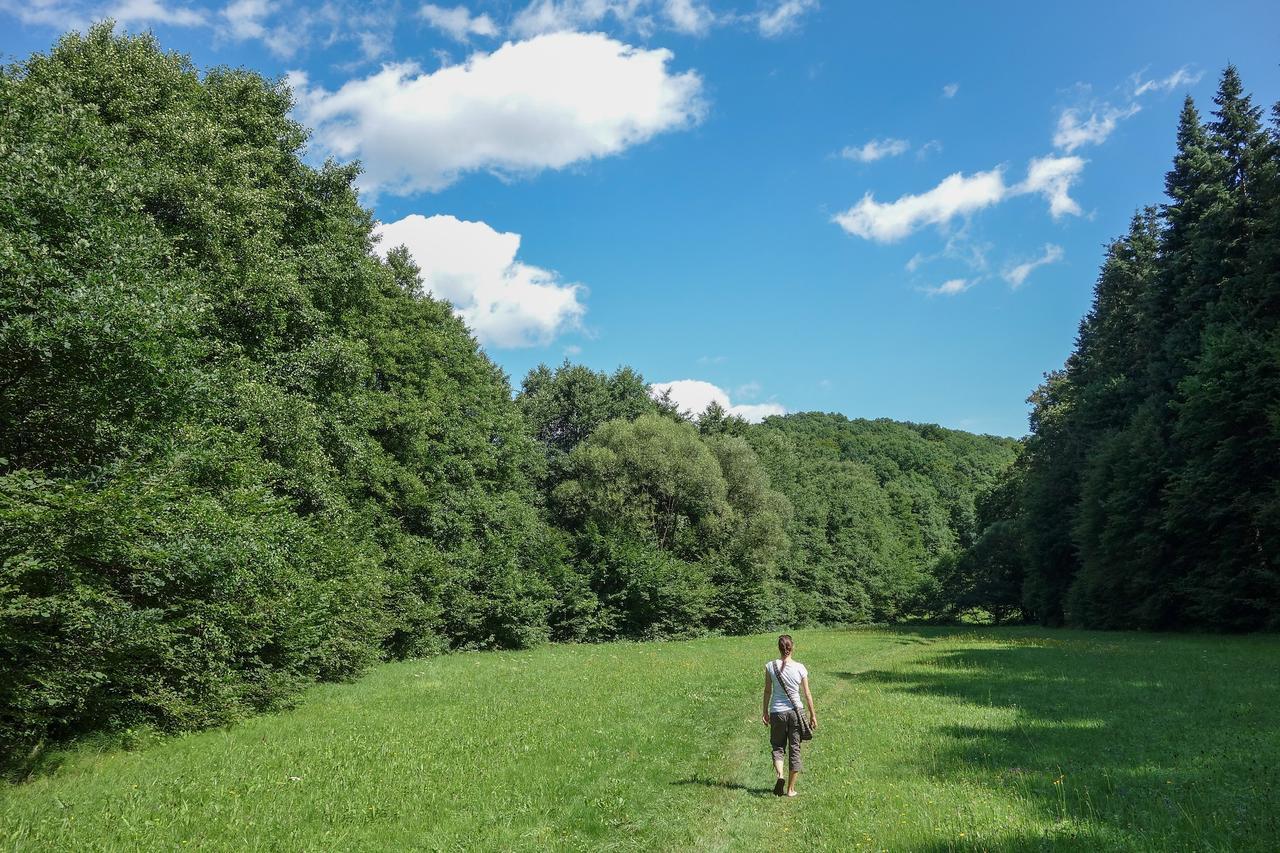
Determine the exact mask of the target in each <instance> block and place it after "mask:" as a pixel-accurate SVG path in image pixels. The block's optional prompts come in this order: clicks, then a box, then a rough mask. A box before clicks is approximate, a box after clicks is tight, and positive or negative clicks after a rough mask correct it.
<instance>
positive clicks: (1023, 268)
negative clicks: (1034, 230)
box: [1004, 243, 1063, 290]
mask: <svg viewBox="0 0 1280 853" xmlns="http://www.w3.org/2000/svg"><path fill="white" fill-rule="evenodd" d="M1062 257H1063V252H1062V247H1061V246H1055V245H1054V244H1053V243H1045V246H1044V254H1043V255H1041V256H1040V257H1038V258H1036V259H1035V260H1034V261H1027V262H1026V263H1022V264H1018V265H1017V266H1014V267H1010V268H1009V269H1007V270H1005V272H1004V280H1005V281H1007V282H1009V284H1010V285H1012V286H1013V288H1014V290H1017V289H1018V288H1019V287H1022V285H1023V283H1025V282H1026V280H1027V276H1029V275H1031V273H1032V271H1033V270H1035V269H1036V267H1042V266H1045V265H1046V264H1056V263H1057V262H1058V261H1060V260H1062Z"/></svg>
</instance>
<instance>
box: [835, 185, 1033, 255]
mask: <svg viewBox="0 0 1280 853" xmlns="http://www.w3.org/2000/svg"><path fill="white" fill-rule="evenodd" d="M1008 192H1009V189H1008V187H1006V186H1005V183H1004V176H1003V175H1002V174H1001V171H1000V169H998V168H996V169H992V170H991V171H989V172H977V173H975V174H972V175H964V174H962V173H960V172H956V173H955V174H954V175H949V176H947V177H946V178H944V179H943V180H942V183H940V184H938V185H937V186H936V187H934V188H933V189H931V190H929V191H928V192H924V193H921V194H919V195H910V194H908V195H904V196H902V197H901V198H899V199H897V200H896V201H891V202H878V201H876V200H875V198H874V197H873V196H872V195H871V193H867V194H866V195H864V196H863V197H862V200H861V201H859V202H858V203H857V204H855V205H854V206H853V207H851V208H849V209H848V210H846V211H845V212H843V213H840V214H837V215H836V217H835V221H836V223H837V224H839V226H840V227H841V228H843V229H844V230H845V231H847V232H849V233H850V234H853V235H856V236H858V237H862V238H863V239H866V240H876V241H878V242H881V243H891V242H893V241H895V240H901V239H902V238H903V237H906V236H907V235H908V234H910V233H912V232H913V231H915V230H916V229H918V228H921V227H924V226H926V225H944V224H946V223H948V222H950V221H951V220H952V219H954V218H955V217H957V216H966V215H968V214H971V213H975V212H976V211H979V210H982V209H983V208H984V207H990V206H991V205H993V204H996V203H997V202H999V201H1000V200H1001V199H1003V198H1004V197H1005V196H1006V195H1007V194H1008Z"/></svg>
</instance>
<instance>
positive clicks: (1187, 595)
mask: <svg viewBox="0 0 1280 853" xmlns="http://www.w3.org/2000/svg"><path fill="white" fill-rule="evenodd" d="M1165 188H1166V191H1167V193H1168V201H1167V202H1166V203H1164V204H1162V205H1160V206H1159V207H1149V208H1146V209H1144V210H1141V211H1139V212H1138V213H1137V214H1136V215H1135V216H1134V218H1133V222H1132V225H1131V226H1130V228H1129V232H1128V233H1127V234H1125V235H1124V236H1122V237H1120V238H1118V239H1117V240H1115V241H1114V242H1113V243H1112V244H1111V245H1110V246H1109V247H1108V248H1107V252H1106V258H1105V260H1104V261H1103V264H1102V269H1101V272H1100V273H1099V275H1098V280H1097V284H1096V286H1095V289H1094V300H1093V307H1092V309H1091V310H1090V311H1089V313H1088V315H1087V316H1086V317H1085V318H1084V319H1083V321H1081V324H1080V333H1079V336H1078V338H1077V340H1076V346H1075V350H1074V352H1073V353H1072V354H1071V356H1070V358H1068V359H1067V363H1066V365H1065V366H1064V367H1063V368H1062V369H1061V370H1058V371H1054V372H1053V373H1050V374H1048V375H1047V376H1046V378H1045V381H1044V384H1042V385H1041V386H1040V387H1039V388H1038V389H1036V391H1035V393H1034V394H1033V395H1032V396H1031V400H1030V402H1031V403H1032V404H1033V411H1032V414H1031V435H1030V436H1029V437H1028V438H1027V440H1026V442H1025V444H1026V447H1025V451H1024V453H1023V454H1022V456H1021V458H1020V460H1019V462H1018V464H1017V465H1016V466H1015V467H1014V468H1013V469H1012V470H1011V472H1010V474H1009V476H1008V478H1007V479H1006V481H1005V482H1004V483H1003V484H1002V485H1001V486H1000V487H999V488H998V489H996V490H994V491H993V492H992V493H991V494H990V495H988V496H985V497H984V498H983V500H982V501H980V504H981V506H982V507H983V510H984V513H983V519H982V522H983V524H982V526H983V532H982V534H981V536H980V539H979V541H978V543H977V544H976V545H975V547H974V549H973V550H972V551H971V552H970V554H969V555H967V556H966V558H965V559H964V560H962V561H961V564H962V572H961V575H962V577H961V579H960V580H961V583H960V586H961V587H963V595H964V596H966V598H967V600H969V601H974V602H982V603H984V604H986V605H987V606H988V607H991V608H993V609H998V610H1003V611H1009V612H1016V611H1018V610H1023V611H1025V613H1026V615H1027V616H1028V617H1029V618H1031V619H1035V620H1038V621H1040V622H1043V623H1045V624H1049V625H1057V624H1062V623H1064V622H1065V623H1069V624H1074V625H1085V626H1093V627H1104V628H1151V629H1180V628H1201V629H1204V628H1208V629H1226V630H1258V629H1266V630H1275V629H1277V628H1280V105H1277V107H1276V108H1274V109H1273V110H1272V113H1271V120H1270V122H1269V124H1264V122H1263V116H1262V110H1261V109H1260V108H1259V107H1257V106H1255V105H1254V104H1253V102H1252V100H1251V98H1250V96H1249V95H1248V94H1246V93H1245V91H1244V86H1243V84H1242V82H1241V80H1240V77H1239V75H1238V74H1237V72H1236V69H1235V68H1234V67H1228V68H1227V69H1226V71H1225V72H1224V73H1223V75H1222V78H1221V82H1220V84H1219V87H1218V92H1217V95H1216V96H1215V97H1214V107H1213V110H1212V112H1211V115H1210V116H1209V118H1208V120H1207V121H1205V120H1204V119H1203V118H1202V117H1201V114H1200V112H1199V110H1198V109H1197V108H1196V105H1195V104H1194V103H1193V102H1192V100H1191V99H1190V98H1188V99H1187V100H1186V103H1185V105H1184V106H1183V109H1182V115H1181V119H1180V121H1179V124H1178V129H1177V154H1176V155H1175V157H1174V160H1173V166H1172V168H1171V169H1170V170H1169V172H1168V174H1167V176H1166V178H1165Z"/></svg>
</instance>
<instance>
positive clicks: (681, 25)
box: [662, 0, 716, 36]
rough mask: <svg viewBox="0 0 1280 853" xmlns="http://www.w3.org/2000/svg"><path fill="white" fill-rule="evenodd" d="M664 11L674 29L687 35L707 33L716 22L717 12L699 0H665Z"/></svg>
mask: <svg viewBox="0 0 1280 853" xmlns="http://www.w3.org/2000/svg"><path fill="white" fill-rule="evenodd" d="M662 13H663V15H664V16H665V17H666V19H667V22H668V23H670V24H671V28H672V29H673V30H675V31H676V32H680V33H685V34H686V35H692V36H700V35H705V34H706V33H707V32H708V31H709V30H710V29H711V27H712V26H714V25H715V23H716V15H715V12H712V11H711V10H710V9H709V8H707V6H705V5H704V4H702V3H699V2H697V0H665V2H664V3H663V4H662Z"/></svg>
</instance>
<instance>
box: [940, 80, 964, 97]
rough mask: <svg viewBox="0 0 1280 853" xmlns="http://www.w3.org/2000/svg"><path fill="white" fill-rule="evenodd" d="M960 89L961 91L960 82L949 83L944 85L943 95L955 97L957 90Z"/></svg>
mask: <svg viewBox="0 0 1280 853" xmlns="http://www.w3.org/2000/svg"><path fill="white" fill-rule="evenodd" d="M959 91H960V84H959V83H948V84H947V85H945V86H943V87H942V97H944V98H954V97H955V96H956V92H959Z"/></svg>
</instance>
